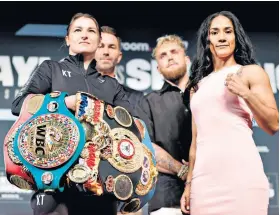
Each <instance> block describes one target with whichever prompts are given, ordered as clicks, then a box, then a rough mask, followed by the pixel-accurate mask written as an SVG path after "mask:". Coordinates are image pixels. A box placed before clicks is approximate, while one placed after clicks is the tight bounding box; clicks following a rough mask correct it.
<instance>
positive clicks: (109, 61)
mask: <svg viewBox="0 0 280 215" xmlns="http://www.w3.org/2000/svg"><path fill="white" fill-rule="evenodd" d="M95 59H96V69H97V71H98V72H100V73H101V74H102V75H107V76H110V77H112V78H115V77H116V75H115V69H116V65H117V64H119V63H120V61H121V59H122V52H121V38H120V37H118V36H117V34H116V31H115V29H114V28H112V27H109V26H102V27H101V42H100V45H99V47H98V49H97V50H96V53H95ZM123 88H124V91H125V93H126V95H127V97H128V100H129V103H130V104H132V106H133V107H135V105H136V104H137V103H138V101H139V100H140V99H141V98H142V97H143V96H144V94H143V92H140V91H137V90H134V89H131V88H129V87H127V86H123Z"/></svg>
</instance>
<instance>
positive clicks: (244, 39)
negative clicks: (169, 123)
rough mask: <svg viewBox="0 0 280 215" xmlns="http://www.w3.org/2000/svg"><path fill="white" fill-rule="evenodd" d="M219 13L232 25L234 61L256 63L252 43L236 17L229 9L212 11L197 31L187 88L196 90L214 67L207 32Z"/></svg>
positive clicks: (242, 63)
mask: <svg viewBox="0 0 280 215" xmlns="http://www.w3.org/2000/svg"><path fill="white" fill-rule="evenodd" d="M220 15H222V16H225V17H227V18H228V19H230V20H231V22H232V24H233V27H234V34H235V44H236V46H235V50H234V59H235V61H236V62H237V63H238V64H241V65H248V64H256V60H255V58H254V56H253V46H252V43H251V41H250V39H249V37H248V36H247V34H246V33H245V31H244V29H243V27H242V25H241V24H240V22H239V20H238V18H237V17H236V16H235V15H234V14H233V13H231V12H229V11H221V12H218V13H214V14H212V15H210V16H208V17H207V18H206V19H205V20H204V21H203V22H202V24H201V26H200V28H199V30H198V33H197V49H196V56H195V58H194V60H193V63H192V66H191V69H190V70H191V71H190V79H189V83H188V87H187V88H188V89H189V90H190V89H192V88H193V89H194V90H195V91H196V90H197V84H198V82H199V81H200V80H201V79H202V78H204V77H206V76H207V75H209V74H210V73H211V72H212V71H213V69H214V66H213V61H212V54H211V51H210V41H209V40H208V33H209V28H210V25H211V22H212V20H213V19H214V18H215V17H217V16H220Z"/></svg>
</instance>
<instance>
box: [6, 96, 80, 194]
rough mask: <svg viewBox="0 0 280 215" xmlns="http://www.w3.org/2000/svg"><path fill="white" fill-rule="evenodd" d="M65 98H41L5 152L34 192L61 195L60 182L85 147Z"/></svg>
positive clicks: (11, 178)
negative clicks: (41, 191)
mask: <svg viewBox="0 0 280 215" xmlns="http://www.w3.org/2000/svg"><path fill="white" fill-rule="evenodd" d="M66 95H67V94H66V93H60V92H54V93H51V94H47V95H45V97H44V100H43V103H42V105H41V107H40V109H39V110H38V111H37V112H36V113H35V114H34V115H33V116H32V117H31V118H29V119H28V120H27V121H26V122H24V123H23V124H22V125H21V126H20V127H19V128H18V130H17V131H16V134H15V135H14V140H13V142H12V143H10V144H11V145H12V147H11V146H10V149H8V150H9V152H10V153H9V157H10V158H12V160H13V161H17V162H16V163H17V164H20V165H22V168H23V169H25V170H26V172H28V173H29V175H31V176H32V179H33V180H32V181H34V184H33V186H34V185H35V189H37V190H48V191H55V190H59V191H63V189H64V183H63V181H61V179H62V177H63V176H64V175H65V173H66V171H67V170H68V169H69V168H70V167H71V166H72V165H73V163H74V162H75V161H76V160H77V159H78V157H79V155H80V153H81V152H82V150H83V147H84V144H85V134H84V130H83V127H82V126H81V124H80V123H79V121H78V120H77V119H76V118H75V116H74V115H73V114H72V113H71V112H70V111H69V110H68V109H67V107H66V105H65V102H64V98H65V96H66ZM8 148H9V147H8ZM13 177H17V176H13V175H12V176H10V181H12V182H13Z"/></svg>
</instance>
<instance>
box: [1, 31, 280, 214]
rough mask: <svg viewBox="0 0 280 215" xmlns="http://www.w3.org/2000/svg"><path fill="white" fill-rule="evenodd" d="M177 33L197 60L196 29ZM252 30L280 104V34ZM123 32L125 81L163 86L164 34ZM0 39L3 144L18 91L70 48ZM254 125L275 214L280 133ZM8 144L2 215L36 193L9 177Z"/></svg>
mask: <svg viewBox="0 0 280 215" xmlns="http://www.w3.org/2000/svg"><path fill="white" fill-rule="evenodd" d="M166 33H175V32H166ZM176 33H177V34H178V35H179V36H181V37H182V38H183V39H184V43H185V45H186V47H187V50H186V51H187V54H188V55H189V56H190V58H191V59H192V57H193V55H194V53H195V49H196V48H195V46H196V32H188V31H186V32H176ZM248 34H249V36H250V38H251V40H252V42H253V45H254V48H255V51H256V57H257V59H258V62H259V64H260V65H261V66H262V67H263V68H264V69H265V71H266V72H267V74H268V76H269V78H270V82H271V85H272V89H273V92H274V95H275V98H276V101H277V105H278V107H279V104H278V100H279V99H278V97H279V49H278V48H279V36H278V34H277V33H263V32H262V33H254V32H248ZM121 35H122V40H123V42H122V51H123V59H122V61H121V63H120V64H119V66H118V67H117V68H116V74H117V78H118V80H119V82H120V83H121V84H124V85H127V86H128V87H130V88H133V89H136V90H139V91H143V92H146V93H147V92H150V91H152V90H158V89H160V88H161V86H162V84H163V79H162V77H161V76H160V75H159V73H158V71H157V64H156V61H155V60H154V59H152V57H151V53H152V48H153V47H154V46H155V42H156V39H157V37H159V36H162V35H163V34H159V33H158V32H157V31H155V30H150V31H149V30H147V29H143V30H126V31H124V32H121ZM0 44H1V46H0V139H1V140H2V143H3V140H4V137H5V135H6V133H7V132H8V130H9V128H10V127H11V126H12V124H13V122H14V120H15V119H16V118H15V117H14V116H12V114H11V111H10V108H11V104H12V101H13V99H14V98H15V95H16V94H17V92H18V91H19V90H20V88H21V87H22V86H23V85H24V84H25V82H26V81H27V80H28V78H29V75H30V74H31V72H32V71H33V70H34V69H35V68H36V67H37V66H38V65H39V64H40V63H42V62H43V61H44V60H46V59H52V60H61V59H62V58H63V57H65V56H66V55H67V49H66V47H65V46H64V41H63V39H62V38H50V37H24V36H21V37H20V36H14V35H10V34H8V33H7V34H1V36H0ZM253 129H254V134H253V137H254V140H255V142H256V145H257V147H258V150H259V152H260V155H261V157H262V160H263V163H264V169H265V172H266V174H267V177H268V179H269V182H270V205H269V215H277V214H279V213H278V202H279V200H278V198H279V195H278V190H279V189H278V186H279V185H278V176H279V172H278V169H279V161H278V160H279V134H278V133H276V134H275V135H274V136H269V135H268V134H266V133H265V132H264V131H262V130H261V129H260V128H259V127H258V125H257V124H256V123H254V128H253ZM2 148H3V146H1V147H0V215H29V214H31V209H30V204H29V200H30V196H31V194H32V192H30V191H24V190H20V189H17V188H16V187H14V186H12V185H10V184H9V183H8V182H7V180H6V177H5V172H4V164H3V162H4V161H3V152H2ZM240 150H242V148H240ZM240 177H242V176H240ZM145 213H146V212H145Z"/></svg>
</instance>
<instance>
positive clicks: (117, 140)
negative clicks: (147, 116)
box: [68, 92, 158, 213]
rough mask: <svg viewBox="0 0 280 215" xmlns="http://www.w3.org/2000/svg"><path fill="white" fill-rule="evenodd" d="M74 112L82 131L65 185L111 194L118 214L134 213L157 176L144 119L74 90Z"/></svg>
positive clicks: (152, 186)
mask: <svg viewBox="0 0 280 215" xmlns="http://www.w3.org/2000/svg"><path fill="white" fill-rule="evenodd" d="M76 96H77V105H76V117H77V118H78V119H79V120H80V122H81V124H82V125H83V127H84V129H85V133H86V141H87V143H86V145H85V148H84V150H83V152H82V154H81V155H80V159H79V164H77V165H76V166H74V167H73V168H72V169H71V170H70V171H69V173H68V181H69V184H70V185H71V184H73V185H74V186H77V183H78V184H79V185H80V186H81V189H83V190H85V192H87V193H93V194H95V195H113V196H115V198H116V200H117V201H118V210H119V211H120V212H121V213H131V212H136V211H138V210H139V209H141V208H142V207H143V206H144V205H145V204H146V203H147V202H148V201H149V200H150V199H151V198H152V196H153V194H154V192H155V184H156V180H157V174H158V172H157V170H156V160H155V152H154V149H153V147H152V143H151V140H150V137H149V134H148V131H147V128H146V126H145V123H144V122H143V121H142V120H140V119H137V118H134V117H132V116H131V115H130V113H129V112H128V111H127V110H126V109H125V108H123V107H120V106H116V107H114V106H113V105H111V104H108V103H106V102H104V101H102V100H99V99H98V98H96V97H94V96H93V95H90V94H87V93H83V92H79V93H78V94H77V95H76Z"/></svg>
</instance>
